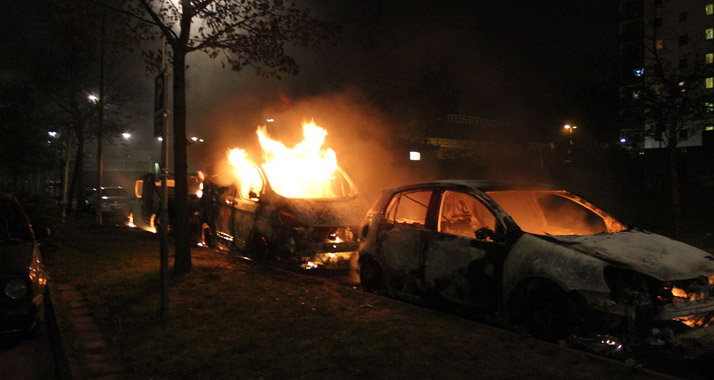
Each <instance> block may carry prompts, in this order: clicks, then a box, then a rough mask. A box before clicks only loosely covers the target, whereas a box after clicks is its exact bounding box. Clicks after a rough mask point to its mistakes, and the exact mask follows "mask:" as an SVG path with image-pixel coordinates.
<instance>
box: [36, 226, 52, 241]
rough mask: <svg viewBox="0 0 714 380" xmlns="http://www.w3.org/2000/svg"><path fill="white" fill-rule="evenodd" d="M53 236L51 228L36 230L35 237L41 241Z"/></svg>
mask: <svg viewBox="0 0 714 380" xmlns="http://www.w3.org/2000/svg"><path fill="white" fill-rule="evenodd" d="M50 236H52V230H50V228H49V227H38V228H35V237H36V238H37V239H39V240H42V239H47V238H49V237H50Z"/></svg>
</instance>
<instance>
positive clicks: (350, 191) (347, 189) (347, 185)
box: [260, 165, 358, 201]
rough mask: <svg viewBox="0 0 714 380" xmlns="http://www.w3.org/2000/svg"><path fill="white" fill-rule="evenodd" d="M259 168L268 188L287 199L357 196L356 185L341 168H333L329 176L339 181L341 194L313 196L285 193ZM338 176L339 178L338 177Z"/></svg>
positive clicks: (263, 169)
mask: <svg viewBox="0 0 714 380" xmlns="http://www.w3.org/2000/svg"><path fill="white" fill-rule="evenodd" d="M260 168H261V170H262V172H263V173H264V177H265V178H266V182H267V183H268V184H269V186H270V188H271V189H272V190H273V192H274V193H275V194H278V195H280V196H281V197H285V198H289V199H305V200H317V201H330V200H345V199H352V198H354V197H356V196H357V194H358V191H357V186H355V184H354V181H352V178H350V176H349V175H348V174H347V172H345V171H344V170H342V168H340V167H338V168H337V169H335V172H334V174H333V178H331V182H334V181H339V184H338V185H339V187H340V191H341V193H342V195H337V196H314V197H297V196H289V195H285V193H284V192H281V189H279V188H276V187H275V186H274V185H273V183H272V182H271V181H270V175H269V172H268V171H267V170H265V168H264V167H263V165H260ZM338 176H339V178H338Z"/></svg>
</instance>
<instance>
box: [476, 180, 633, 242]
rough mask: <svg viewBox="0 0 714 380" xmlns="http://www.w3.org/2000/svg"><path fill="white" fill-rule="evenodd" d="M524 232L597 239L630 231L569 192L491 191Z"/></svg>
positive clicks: (491, 195)
mask: <svg viewBox="0 0 714 380" xmlns="http://www.w3.org/2000/svg"><path fill="white" fill-rule="evenodd" d="M488 195H489V196H490V197H491V198H493V200H495V201H496V202H497V203H498V204H499V205H501V207H503V209H504V210H505V211H506V213H508V214H509V215H510V216H511V217H512V218H513V220H514V221H515V222H516V224H518V225H519V226H520V227H521V229H523V231H526V232H530V233H534V234H539V235H595V234H601V233H615V232H621V231H624V230H626V229H627V227H625V226H624V225H623V224H621V223H620V222H618V221H617V220H615V219H614V218H612V217H610V216H608V215H607V214H605V212H603V211H601V210H600V209H598V208H596V207H595V206H593V205H592V204H590V203H588V202H586V201H585V200H583V199H580V198H578V197H576V196H574V195H572V194H570V193H568V192H565V191H557V190H554V191H550V190H509V191H491V192H488Z"/></svg>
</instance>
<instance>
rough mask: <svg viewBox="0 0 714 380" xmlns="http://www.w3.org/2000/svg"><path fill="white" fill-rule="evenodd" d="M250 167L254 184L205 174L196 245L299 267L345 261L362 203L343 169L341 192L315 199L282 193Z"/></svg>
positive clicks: (330, 265)
mask: <svg viewBox="0 0 714 380" xmlns="http://www.w3.org/2000/svg"><path fill="white" fill-rule="evenodd" d="M252 170H255V174H253V178H256V179H257V178H259V179H260V180H259V181H256V182H258V184H253V185H249V186H243V184H241V183H240V181H238V180H233V181H231V182H230V184H228V185H225V186H221V185H219V184H217V183H216V182H217V180H216V179H211V178H208V179H206V180H205V182H204V184H203V195H202V197H201V200H200V205H199V210H200V217H199V218H200V226H201V227H200V234H201V235H200V241H201V243H200V244H201V245H205V246H208V247H211V248H219V249H227V250H236V251H240V252H243V253H244V254H245V255H246V256H247V257H248V258H251V259H258V260H267V261H273V262H280V263H284V264H286V265H288V266H299V267H302V268H304V269H314V268H318V267H324V268H334V267H340V268H348V267H350V265H351V264H350V261H352V259H353V258H354V259H356V257H357V256H356V252H357V248H358V244H359V243H358V242H357V230H358V227H359V222H360V220H361V218H362V216H363V215H364V214H363V213H364V210H365V209H366V205H364V203H363V201H362V199H361V198H359V197H358V194H357V192H356V187H355V186H354V184H353V182H352V180H351V179H350V178H349V176H348V175H347V174H346V173H345V172H344V171H342V169H339V168H338V169H337V173H336V176H337V177H338V178H339V180H340V181H344V186H346V187H348V188H349V189H350V190H349V191H348V192H347V193H346V194H345V196H340V197H334V198H314V199H312V198H290V197H286V196H282V195H280V194H278V193H277V192H276V191H274V190H273V188H272V187H271V186H270V182H269V181H268V179H267V176H266V175H265V172H264V171H263V170H262V168H261V167H260V166H257V165H255V166H253V167H252Z"/></svg>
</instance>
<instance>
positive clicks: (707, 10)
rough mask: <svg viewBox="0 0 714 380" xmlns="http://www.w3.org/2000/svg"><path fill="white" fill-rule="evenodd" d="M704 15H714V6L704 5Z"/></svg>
mask: <svg viewBox="0 0 714 380" xmlns="http://www.w3.org/2000/svg"><path fill="white" fill-rule="evenodd" d="M704 13H705V14H706V15H707V16H711V15H712V14H714V4H707V5H705V6H704Z"/></svg>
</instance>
